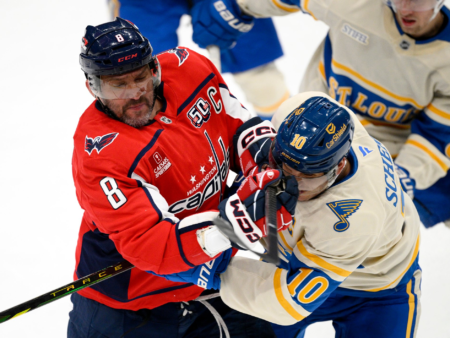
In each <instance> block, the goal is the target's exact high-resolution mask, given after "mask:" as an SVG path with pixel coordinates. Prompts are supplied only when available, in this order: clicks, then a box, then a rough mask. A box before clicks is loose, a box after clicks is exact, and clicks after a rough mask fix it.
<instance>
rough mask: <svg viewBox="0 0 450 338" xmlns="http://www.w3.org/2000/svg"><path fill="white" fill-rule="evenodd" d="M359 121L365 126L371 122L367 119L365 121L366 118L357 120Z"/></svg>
mask: <svg viewBox="0 0 450 338" xmlns="http://www.w3.org/2000/svg"><path fill="white" fill-rule="evenodd" d="M359 122H361V124H362V125H363V126H364V127H365V126H368V125H369V124H372V123H370V122H369V121H367V120H364V119H363V120H359Z"/></svg>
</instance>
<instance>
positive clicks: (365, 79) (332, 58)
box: [194, 0, 450, 227]
mask: <svg viewBox="0 0 450 338" xmlns="http://www.w3.org/2000/svg"><path fill="white" fill-rule="evenodd" d="M224 3H226V7H227V8H228V10H230V11H232V13H233V15H235V16H239V15H240V13H241V12H243V13H245V14H247V15H253V16H255V17H269V16H274V15H287V14H289V13H292V12H297V11H299V10H301V11H303V12H304V13H307V14H309V15H311V16H313V17H314V18H315V19H317V20H321V21H323V22H325V23H326V24H327V25H328V26H329V27H330V30H329V33H328V34H327V36H326V37H325V39H324V41H323V42H322V43H321V44H320V46H319V48H318V49H317V51H316V52H315V53H314V56H313V58H312V60H311V62H310V64H309V66H308V68H307V71H306V74H305V77H304V78H303V81H302V85H301V89H300V91H305V90H320V91H322V92H325V93H328V94H329V95H330V96H331V97H333V98H336V99H337V100H338V101H339V102H340V103H342V104H344V105H347V106H348V107H351V108H352V110H353V111H354V112H355V113H356V114H357V115H358V118H359V119H360V120H361V122H362V124H363V125H364V126H365V127H366V129H367V130H368V132H369V133H370V135H371V136H373V137H375V138H376V139H378V140H380V141H382V142H383V143H384V144H385V145H386V147H387V148H388V149H389V151H390V152H391V154H392V156H393V157H394V158H395V164H396V168H397V170H398V172H399V174H400V177H401V182H402V187H403V189H404V190H405V191H407V192H408V194H409V195H410V196H411V197H414V204H415V205H416V207H417V209H418V211H419V214H420V218H421V221H422V223H423V224H424V225H425V226H426V227H431V226H434V225H436V224H437V223H440V222H444V223H445V224H447V225H449V226H450V208H448V205H450V193H449V192H450V173H449V168H450V25H449V18H450V11H449V10H448V8H446V7H445V6H444V0H415V1H410V0H405V1H403V0H384V1H381V0H379V1H374V0H357V1H355V0H309V1H299V0H237V1H236V0H224ZM213 4H214V0H210V1H209V5H208V4H207V3H204V7H205V10H204V13H209V16H207V15H204V16H202V17H198V20H199V21H200V22H202V23H203V25H202V27H204V30H205V31H207V32H209V34H206V33H204V32H203V33H201V32H200V31H197V32H196V31H195V30H194V36H195V34H201V36H202V37H203V38H204V39H205V43H209V44H212V43H217V42H216V40H217V39H218V38H217V36H220V34H217V33H214V32H213V31H212V29H211V28H210V27H214V29H217V27H224V29H223V31H224V32H226V33H227V34H232V30H230V29H228V26H227V25H226V24H225V20H223V19H222V17H221V16H220V13H219V14H218V11H217V10H216V8H215V7H214V6H213ZM236 4H238V5H239V10H240V11H241V12H239V10H235V6H236ZM211 21H214V22H215V24H212V23H211ZM195 26H198V27H200V26H201V25H199V24H197V25H196V24H195V22H194V27H195ZM299 33H300V34H307V32H299ZM235 36H236V37H237V36H239V32H235ZM206 37H207V38H206Z"/></svg>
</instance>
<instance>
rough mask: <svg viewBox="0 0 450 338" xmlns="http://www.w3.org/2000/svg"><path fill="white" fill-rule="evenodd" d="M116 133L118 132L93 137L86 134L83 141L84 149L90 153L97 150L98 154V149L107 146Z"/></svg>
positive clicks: (100, 149)
mask: <svg viewBox="0 0 450 338" xmlns="http://www.w3.org/2000/svg"><path fill="white" fill-rule="evenodd" d="M117 135H119V133H111V134H106V135H103V136H97V137H94V138H91V137H89V136H87V135H86V140H85V143H84V150H85V151H86V152H87V153H88V154H89V155H91V153H92V152H93V151H94V149H95V150H97V154H100V151H102V149H104V148H105V147H107V146H109V145H110V144H111V143H113V141H114V140H115V139H116V137H117Z"/></svg>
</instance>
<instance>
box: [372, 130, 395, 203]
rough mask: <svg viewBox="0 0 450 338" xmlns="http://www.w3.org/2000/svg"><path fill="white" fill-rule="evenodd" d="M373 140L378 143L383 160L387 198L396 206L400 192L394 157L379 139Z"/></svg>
mask: <svg viewBox="0 0 450 338" xmlns="http://www.w3.org/2000/svg"><path fill="white" fill-rule="evenodd" d="M373 140H374V141H375V142H376V143H377V146H378V150H379V151H380V155H381V159H382V160H383V169H384V182H385V183H386V198H387V200H388V201H389V202H392V204H393V205H394V207H396V206H397V202H398V192H397V185H396V184H395V169H394V161H393V160H392V157H391V155H390V154H389V151H388V150H387V149H386V147H385V146H384V145H383V144H382V143H381V142H379V141H378V140H375V139H373Z"/></svg>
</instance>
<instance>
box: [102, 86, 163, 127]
mask: <svg viewBox="0 0 450 338" xmlns="http://www.w3.org/2000/svg"><path fill="white" fill-rule="evenodd" d="M151 93H152V96H151V97H148V96H147V95H143V96H141V97H140V98H139V99H137V100H133V99H130V100H128V102H127V103H126V104H124V105H119V104H117V103H116V102H114V101H115V100H105V101H106V102H105V105H106V106H107V107H108V108H109V109H110V110H111V111H112V112H113V114H114V115H115V116H116V118H117V119H118V120H119V121H121V122H123V123H126V124H128V125H129V126H131V127H134V128H140V127H143V126H145V125H147V124H148V123H149V122H150V120H152V119H153V117H154V116H152V114H153V107H154V106H155V101H156V90H153V92H151ZM150 100H151V102H150ZM139 104H144V105H145V107H143V108H146V109H145V110H144V111H142V110H140V111H139V112H132V111H128V109H129V108H130V107H132V106H136V105H139ZM118 112H120V114H118Z"/></svg>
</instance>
